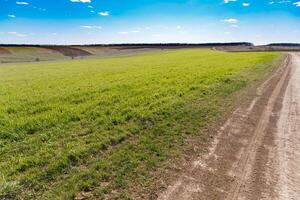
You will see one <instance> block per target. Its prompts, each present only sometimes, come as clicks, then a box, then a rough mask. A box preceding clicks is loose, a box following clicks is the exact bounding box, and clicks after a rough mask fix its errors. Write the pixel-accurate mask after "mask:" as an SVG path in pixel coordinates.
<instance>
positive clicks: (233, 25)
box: [231, 24, 239, 28]
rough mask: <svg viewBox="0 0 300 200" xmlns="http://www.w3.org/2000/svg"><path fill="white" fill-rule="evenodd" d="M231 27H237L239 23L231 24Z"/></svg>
mask: <svg viewBox="0 0 300 200" xmlns="http://www.w3.org/2000/svg"><path fill="white" fill-rule="evenodd" d="M231 27H232V28H237V27H239V25H236V24H232V25H231Z"/></svg>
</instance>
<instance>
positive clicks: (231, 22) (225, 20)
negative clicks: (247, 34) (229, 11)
mask: <svg viewBox="0 0 300 200" xmlns="http://www.w3.org/2000/svg"><path fill="white" fill-rule="evenodd" d="M221 21H222V22H226V23H230V24H236V23H238V22H239V20H237V19H234V18H228V19H223V20H221Z"/></svg>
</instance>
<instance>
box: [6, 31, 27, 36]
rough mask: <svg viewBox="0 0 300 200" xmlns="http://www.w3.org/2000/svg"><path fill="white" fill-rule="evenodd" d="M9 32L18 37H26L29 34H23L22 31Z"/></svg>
mask: <svg viewBox="0 0 300 200" xmlns="http://www.w3.org/2000/svg"><path fill="white" fill-rule="evenodd" d="M7 33H8V34H11V35H14V36H17V37H26V36H27V35H26V34H22V33H18V32H14V31H13V32H7Z"/></svg>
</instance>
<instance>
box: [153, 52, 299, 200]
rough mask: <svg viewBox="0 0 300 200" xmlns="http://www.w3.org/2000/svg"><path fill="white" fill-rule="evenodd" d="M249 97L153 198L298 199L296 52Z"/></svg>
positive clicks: (198, 199)
mask: <svg viewBox="0 0 300 200" xmlns="http://www.w3.org/2000/svg"><path fill="white" fill-rule="evenodd" d="M251 99H252V100H251V101H249V102H248V103H242V102H241V105H240V106H239V107H238V108H237V109H236V110H235V111H234V112H233V114H232V116H231V117H229V119H228V120H227V121H226V122H225V123H224V124H223V125H222V126H221V128H220V129H219V130H218V131H217V132H218V133H217V136H216V137H214V139H213V142H212V144H211V146H210V148H209V151H208V152H207V153H204V154H202V155H199V157H198V158H195V159H191V160H188V159H187V160H188V161H187V162H186V163H183V164H182V165H181V166H180V167H178V170H177V171H176V170H173V174H174V177H176V178H175V179H173V180H172V181H171V183H170V181H169V184H168V185H164V184H160V186H161V187H162V189H160V192H159V193H157V194H155V195H153V198H152V199H158V200H193V199H195V200H196V199H197V200H201V199H203V200H218V199H220V200H221V199H228V200H239V199H245V200H248V199H249V200H257V199H268V200H273V199H278V200H290V199H292V200H298V199H300V134H299V133H300V54H298V53H289V54H288V55H287V56H286V59H285V60H284V62H283V63H282V65H281V66H280V67H279V68H278V69H277V70H276V71H275V72H274V73H273V74H272V75H271V76H270V77H269V78H268V79H267V80H266V81H265V82H264V83H262V84H261V86H260V87H258V88H257V89H256V91H255V93H254V94H253V96H252V98H251ZM174 168H175V167H174ZM158 185H159V184H158Z"/></svg>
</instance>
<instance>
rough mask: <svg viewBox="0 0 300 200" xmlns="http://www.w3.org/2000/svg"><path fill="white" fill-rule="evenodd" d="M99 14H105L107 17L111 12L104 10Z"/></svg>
mask: <svg viewBox="0 0 300 200" xmlns="http://www.w3.org/2000/svg"><path fill="white" fill-rule="evenodd" d="M99 15H101V16H103V17H106V16H108V15H109V12H108V11H102V12H99Z"/></svg>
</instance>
